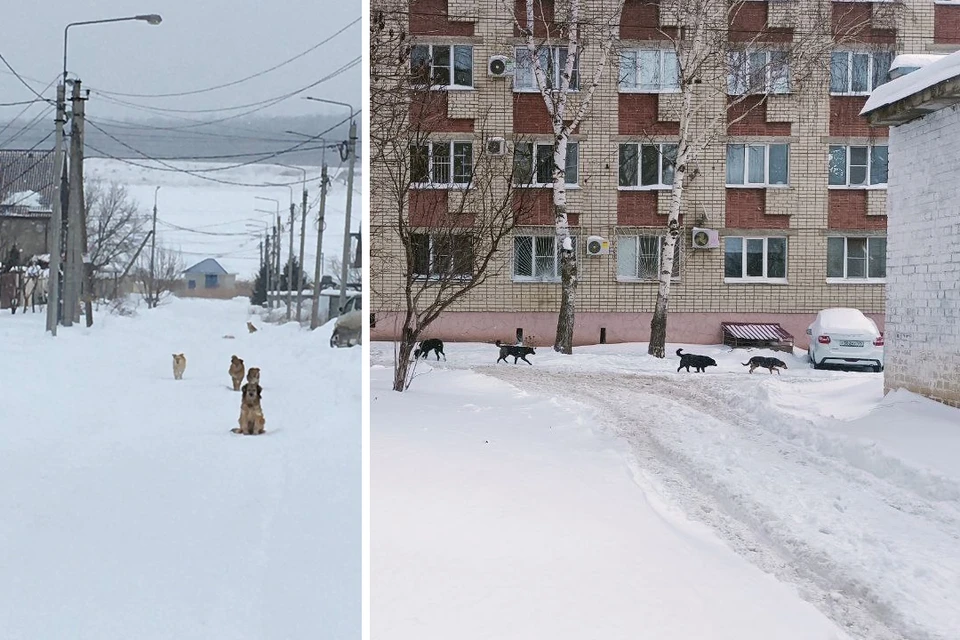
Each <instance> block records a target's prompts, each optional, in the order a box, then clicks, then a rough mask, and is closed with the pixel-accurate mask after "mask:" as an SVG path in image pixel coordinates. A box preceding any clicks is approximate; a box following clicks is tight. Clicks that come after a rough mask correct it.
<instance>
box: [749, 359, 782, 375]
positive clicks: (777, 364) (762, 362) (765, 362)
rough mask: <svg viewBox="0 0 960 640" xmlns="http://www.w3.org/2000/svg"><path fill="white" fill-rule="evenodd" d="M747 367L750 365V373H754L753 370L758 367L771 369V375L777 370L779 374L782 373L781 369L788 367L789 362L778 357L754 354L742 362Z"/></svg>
mask: <svg viewBox="0 0 960 640" xmlns="http://www.w3.org/2000/svg"><path fill="white" fill-rule="evenodd" d="M740 364H742V365H743V366H745V367H750V371H749V373H753V370H754V369H756V368H757V367H760V368H762V369H769V370H770V375H773V372H774V371H776V372H777V375H780V369H786V368H787V363H785V362H784V361H783V360H780V359H778V358H764V357H763V356H753V357H752V358H750V359H749V360H747V361H746V362H741V363H740Z"/></svg>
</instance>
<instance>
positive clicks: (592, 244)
mask: <svg viewBox="0 0 960 640" xmlns="http://www.w3.org/2000/svg"><path fill="white" fill-rule="evenodd" d="M608 253H610V241H609V240H606V239H604V238H601V237H600V236H590V237H588V238H587V255H588V256H603V255H606V254H608Z"/></svg>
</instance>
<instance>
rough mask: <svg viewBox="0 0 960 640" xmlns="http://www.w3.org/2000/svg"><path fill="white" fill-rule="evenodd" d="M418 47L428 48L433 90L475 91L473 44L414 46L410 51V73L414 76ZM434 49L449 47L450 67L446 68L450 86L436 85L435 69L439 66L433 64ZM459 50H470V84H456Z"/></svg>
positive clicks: (424, 44) (423, 44) (422, 44)
mask: <svg viewBox="0 0 960 640" xmlns="http://www.w3.org/2000/svg"><path fill="white" fill-rule="evenodd" d="M418 47H426V48H427V60H428V61H429V69H430V86H431V88H433V89H437V90H441V91H471V90H473V89H474V85H473V83H474V81H475V78H474V76H475V73H474V66H475V65H474V55H473V54H474V47H473V45H472V44H426V43H420V44H416V45H414V46H413V47H412V49H411V51H410V65H411V68H410V72H411V74H413V71H414V70H413V60H414V53H413V50H415V49H417V48H418ZM434 47H447V48H449V49H450V65H449V66H447V67H444V68H445V69H447V73H448V74H449V78H450V82H449V83H448V84H434V69H435V68H436V66H437V65H435V64H434V62H433V60H434V55H433V48H434ZM457 49H469V50H470V84H457V83H456V78H457V74H456V69H457V56H456V54H457Z"/></svg>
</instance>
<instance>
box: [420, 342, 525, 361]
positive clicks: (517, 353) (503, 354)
mask: <svg viewBox="0 0 960 640" xmlns="http://www.w3.org/2000/svg"><path fill="white" fill-rule="evenodd" d="M494 344H496V345H497V348H499V349H500V357H499V358H497V362H496V364H500V361H501V360H503V361H504V362H507V358H510V357H512V358H513V364H517V362H518V361H520V360H523V361H524V362H526V363H527V364H529V365H532V364H533V363H532V362H530V361H529V360H527V356H532V355H536V353H537V352H536V349H535V348H534V347H525V346H523V345H519V344H503V343H502V342H500V341H499V340H497V341H496V342H495V343H494ZM430 352H433V353H434V354H435V355H436V356H437V362H439V361H440V356H443V359H444V361H446V359H447V354H445V353H444V352H443V340H441V339H440V338H428V339H426V340H421V341H420V344H418V345H417V348H416V349H414V350H413V359H414V360H419V359H420V358H423V359H424V360H426V359H427V356H429V355H430Z"/></svg>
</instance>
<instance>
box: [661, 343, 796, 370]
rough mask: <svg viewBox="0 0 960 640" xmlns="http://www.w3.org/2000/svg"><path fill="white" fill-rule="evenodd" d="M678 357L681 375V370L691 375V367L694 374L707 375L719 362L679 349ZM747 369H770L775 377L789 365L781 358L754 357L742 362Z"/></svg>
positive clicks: (678, 368)
mask: <svg viewBox="0 0 960 640" xmlns="http://www.w3.org/2000/svg"><path fill="white" fill-rule="evenodd" d="M677 355H678V356H680V366H679V367H677V373H680V369H686V370H687V373H690V367H693V370H694V372H696V373H706V371H707V367H715V366H717V361H716V360H714V359H713V358H711V357H710V356H701V355H697V354H695V353H683V349H677ZM740 364H742V365H743V366H745V367H750V371H749V372H748V373H753V370H754V369H757V368H760V369H768V370H769V371H770V375H773V372H774V371H776V372H777V375H780V369H786V368H787V363H786V362H784V361H783V360H780V359H779V358H768V357H765V356H753V357H752V358H750V359H749V360H747V361H746V362H741V363H740Z"/></svg>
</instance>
